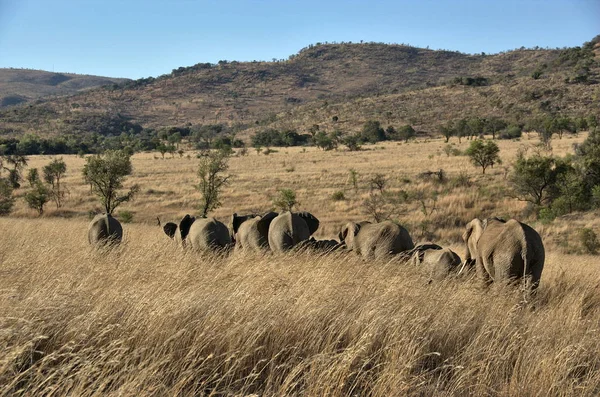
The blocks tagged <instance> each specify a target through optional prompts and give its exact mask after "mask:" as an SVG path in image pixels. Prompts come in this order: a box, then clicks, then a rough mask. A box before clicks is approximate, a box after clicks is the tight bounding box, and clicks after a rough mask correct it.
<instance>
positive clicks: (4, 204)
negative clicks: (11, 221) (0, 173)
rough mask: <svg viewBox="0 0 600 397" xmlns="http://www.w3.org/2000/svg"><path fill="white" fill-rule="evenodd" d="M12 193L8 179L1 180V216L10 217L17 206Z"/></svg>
mask: <svg viewBox="0 0 600 397" xmlns="http://www.w3.org/2000/svg"><path fill="white" fill-rule="evenodd" d="M12 192H13V188H12V184H11V183H10V182H9V181H8V180H7V179H6V178H0V215H8V214H10V212H11V211H12V207H13V205H14V204H15V199H14V197H13V196H12Z"/></svg>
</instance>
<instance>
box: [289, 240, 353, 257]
mask: <svg viewBox="0 0 600 397" xmlns="http://www.w3.org/2000/svg"><path fill="white" fill-rule="evenodd" d="M297 247H298V248H299V249H308V250H312V251H318V252H325V253H328V252H333V251H337V250H339V249H342V248H345V247H346V245H345V244H343V243H340V242H339V241H337V240H316V239H315V238H314V237H311V238H310V239H309V240H304V241H302V242H300V243H299V244H298V245H297Z"/></svg>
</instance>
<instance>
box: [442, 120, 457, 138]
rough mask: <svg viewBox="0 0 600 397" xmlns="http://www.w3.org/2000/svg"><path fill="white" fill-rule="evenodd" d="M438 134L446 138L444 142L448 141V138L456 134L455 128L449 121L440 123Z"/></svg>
mask: <svg viewBox="0 0 600 397" xmlns="http://www.w3.org/2000/svg"><path fill="white" fill-rule="evenodd" d="M438 129H439V131H440V134H442V136H443V137H444V138H446V143H448V142H449V141H450V138H451V137H453V136H455V135H456V130H455V129H454V125H452V123H451V122H450V121H449V122H447V123H446V124H442V125H440V126H439V127H438Z"/></svg>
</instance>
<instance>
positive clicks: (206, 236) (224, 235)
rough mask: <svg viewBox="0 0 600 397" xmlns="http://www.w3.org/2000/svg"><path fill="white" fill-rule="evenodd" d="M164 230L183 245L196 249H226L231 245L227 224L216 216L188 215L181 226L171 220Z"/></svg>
mask: <svg viewBox="0 0 600 397" xmlns="http://www.w3.org/2000/svg"><path fill="white" fill-rule="evenodd" d="M163 230H164V231H165V233H166V234H167V235H168V236H169V237H171V238H173V239H175V241H177V242H179V243H180V244H181V245H182V246H184V247H186V246H189V247H191V248H192V249H195V250H215V249H221V248H222V249H226V248H229V247H230V245H231V237H230V235H229V230H228V229H227V226H225V225H224V224H223V223H222V222H220V221H218V220H216V219H215V218H194V217H191V216H189V215H186V216H184V217H183V219H182V220H181V222H180V223H179V226H177V225H175V224H174V223H173V222H169V223H167V224H165V226H164V227H163Z"/></svg>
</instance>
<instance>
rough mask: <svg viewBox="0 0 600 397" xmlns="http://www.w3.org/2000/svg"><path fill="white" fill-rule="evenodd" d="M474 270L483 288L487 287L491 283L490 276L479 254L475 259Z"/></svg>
mask: <svg viewBox="0 0 600 397" xmlns="http://www.w3.org/2000/svg"><path fill="white" fill-rule="evenodd" d="M475 272H476V273H477V279H479V280H480V281H481V283H482V286H483V287H484V288H487V287H489V286H490V284H491V283H492V277H490V274H489V273H488V271H487V270H486V268H485V266H484V265H483V258H481V257H480V256H478V257H477V259H476V261H475Z"/></svg>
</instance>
